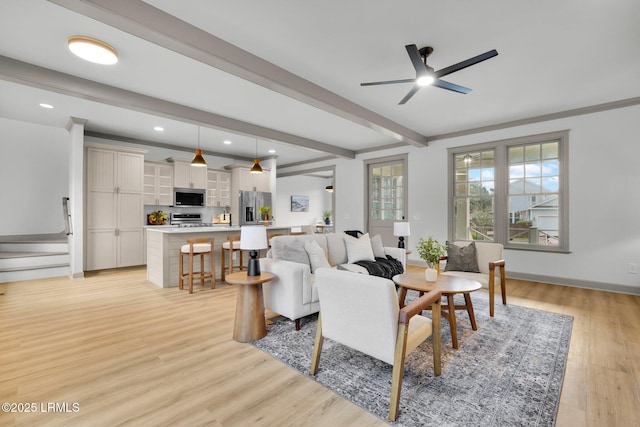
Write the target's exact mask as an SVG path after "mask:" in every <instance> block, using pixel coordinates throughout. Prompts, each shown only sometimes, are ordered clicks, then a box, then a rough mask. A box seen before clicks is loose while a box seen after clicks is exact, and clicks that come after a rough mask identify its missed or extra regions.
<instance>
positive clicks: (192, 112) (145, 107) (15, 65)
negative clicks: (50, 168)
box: [0, 56, 356, 159]
mask: <svg viewBox="0 0 640 427" xmlns="http://www.w3.org/2000/svg"><path fill="white" fill-rule="evenodd" d="M0 79H3V80H7V81H11V82H14V83H19V84H24V85H27V86H32V87H37V88H39V89H44V90H48V91H51V92H56V93H61V94H63V95H69V96H73V97H76V98H82V99H88V100H90V101H95V102H100V103H103V104H107V105H112V106H115V107H121V108H126V109H128V110H134V111H139V112H142V113H148V114H153V115H157V116H160V117H166V118H169V119H174V120H179V121H183V122H186V123H192V124H195V125H199V126H203V127H212V128H215V129H222V130H227V131H230V132H234V133H238V134H241V135H247V136H251V137H257V138H260V139H265V140H269V141H274V142H283V143H285V144H291V145H295V146H297V147H304V148H307V149H310V150H314V151H318V152H324V153H330V154H333V155H335V156H339V157H343V158H347V159H354V158H355V157H356V153H355V152H354V151H352V150H347V149H345V148H341V147H337V146H335V145H331V144H326V143H324V142H320V141H315V140H313V139H308V138H303V137H300V136H297V135H292V134H289V133H285V132H280V131H277V130H274V129H270V128H266V127H264V126H258V125H255V124H252V123H248V122H243V121H241V120H237V119H232V118H230V117H225V116H221V115H218V114H214V113H210V112H208V111H204V110H198V109H196V108H192V107H187V106H185V105H181V104H176V103H174V102H170V101H166V100H163V99H159V98H153V97H150V96H147V95H142V94H139V93H136V92H132V91H128V90H125V89H120V88H117V87H114V86H109V85H106V84H103V83H97V82H94V81H91V80H87V79H83V78H80V77H76V76H72V75H70V74H65V73H61V72H59V71H55V70H51V69H48V68H43V67H39V66H37V65H33V64H28V63H26V62H22V61H18V60H16V59H13V58H8V57H6V56H0Z"/></svg>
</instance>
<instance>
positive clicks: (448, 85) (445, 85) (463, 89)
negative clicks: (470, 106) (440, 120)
mask: <svg viewBox="0 0 640 427" xmlns="http://www.w3.org/2000/svg"><path fill="white" fill-rule="evenodd" d="M431 86H436V87H439V88H440V89H447V90H452V91H454V92H458V93H463V94H465V95H466V94H467V93H469V92H471V89H469V88H468V87H464V86H459V85H457V84H454V83H449V82H445V81H444V80H440V79H436V80H434V81H433V83H431Z"/></svg>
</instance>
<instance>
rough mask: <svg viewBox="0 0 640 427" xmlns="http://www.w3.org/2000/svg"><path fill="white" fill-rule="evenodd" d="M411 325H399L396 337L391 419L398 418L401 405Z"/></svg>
mask: <svg viewBox="0 0 640 427" xmlns="http://www.w3.org/2000/svg"><path fill="white" fill-rule="evenodd" d="M408 335H409V325H405V324H400V325H398V338H396V350H395V354H394V357H393V371H392V372H391V398H390V400H389V421H395V420H396V419H397V418H398V410H399V407H400V393H401V392H402V377H403V376H404V356H405V352H406V350H407V336H408Z"/></svg>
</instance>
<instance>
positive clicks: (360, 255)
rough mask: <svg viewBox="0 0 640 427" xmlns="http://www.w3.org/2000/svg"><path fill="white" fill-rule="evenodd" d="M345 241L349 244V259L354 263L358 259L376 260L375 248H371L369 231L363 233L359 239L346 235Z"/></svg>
mask: <svg viewBox="0 0 640 427" xmlns="http://www.w3.org/2000/svg"><path fill="white" fill-rule="evenodd" d="M344 242H345V243H346V245H347V261H348V262H349V264H353V263H354V262H357V261H375V260H376V258H375V257H374V256H373V249H371V239H370V238H369V233H366V234H364V235H362V237H360V238H359V239H357V238H355V237H352V236H349V235H347V234H346V235H345V236H344Z"/></svg>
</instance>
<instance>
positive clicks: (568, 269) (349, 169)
mask: <svg viewBox="0 0 640 427" xmlns="http://www.w3.org/2000/svg"><path fill="white" fill-rule="evenodd" d="M638 117H640V106H634V107H628V108H624V109H617V110H611V111H606V112H601V113H593V114H588V115H583V116H576V117H571V118H566V119H559V120H553V121H549V122H545V123H538V124H533V125H526V126H520V127H516V128H510V129H503V130H499V131H493V132H487V133H483V134H475V135H469V136H464V137H458V138H452V139H448V140H438V141H435V142H433V143H432V144H431V145H430V146H429V147H426V148H415V147H406V148H399V149H393V150H386V151H380V152H377V153H368V154H367V155H366V156H358V159H356V160H351V161H349V160H344V161H339V162H337V164H336V213H337V215H338V217H341V218H345V219H346V220H347V221H348V222H349V226H346V224H345V227H342V228H345V229H346V228H357V226H358V225H359V224H362V223H363V222H360V223H359V222H358V221H359V220H360V221H363V218H364V215H365V214H364V202H363V200H364V195H363V194H362V188H363V177H364V175H363V174H364V172H363V162H362V160H363V159H365V158H376V157H382V156H387V155H391V154H398V153H405V152H408V153H409V154H410V155H409V165H408V168H409V175H408V176H409V221H410V222H411V237H410V238H409V244H408V246H407V247H408V248H410V249H411V248H413V247H415V244H416V242H417V241H418V238H419V237H427V236H430V235H433V236H434V237H435V238H437V239H438V240H440V241H441V242H444V241H446V240H447V220H448V219H447V203H448V194H447V184H446V183H447V174H448V170H447V162H448V160H447V148H449V147H455V146H461V145H469V144H475V143H482V142H488V141H496V140H501V139H506V138H513V137H520V136H526V135H535V134H539V133H545V132H551V131H558V130H564V129H569V130H570V133H569V162H570V163H569V191H570V193H569V205H570V208H569V214H570V217H569V218H570V244H569V248H570V251H571V253H569V254H554V253H536V252H530V251H518V250H507V251H505V258H506V261H507V270H508V271H510V272H511V274H512V275H519V276H520V277H523V278H526V277H529V278H538V279H540V280H544V281H547V282H551V283H564V284H570V285H575V286H586V287H594V288H602V289H613V290H618V291H622V292H632V293H640V275H638V274H629V273H627V264H628V263H636V264H639V265H640V167H638V162H639V159H640V144H638V141H637V139H638V135H640V120H638ZM409 259H410V260H413V261H415V262H416V263H417V262H418V261H419V258H418V257H417V254H416V251H414V253H413V254H411V255H410V256H409Z"/></svg>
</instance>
